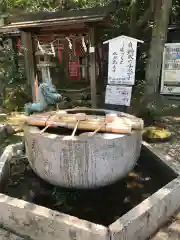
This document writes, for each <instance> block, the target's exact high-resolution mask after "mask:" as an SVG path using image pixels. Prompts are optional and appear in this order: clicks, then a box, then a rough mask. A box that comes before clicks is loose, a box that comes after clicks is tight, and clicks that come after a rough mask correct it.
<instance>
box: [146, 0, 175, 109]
mask: <svg viewBox="0 0 180 240" xmlns="http://www.w3.org/2000/svg"><path fill="white" fill-rule="evenodd" d="M171 8H172V0H155V11H154V26H153V30H152V39H151V44H150V50H149V58H148V63H147V66H146V74H145V92H144V99H143V101H144V103H145V104H146V106H147V105H148V106H149V105H152V104H154V103H155V99H157V97H156V96H157V95H159V94H158V90H159V89H158V87H159V79H160V75H161V64H162V56H163V51H164V44H165V41H166V38H167V31H168V24H169V17H170V13H171Z"/></svg>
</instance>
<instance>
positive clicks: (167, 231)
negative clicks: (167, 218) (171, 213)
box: [151, 212, 180, 240]
mask: <svg viewBox="0 0 180 240" xmlns="http://www.w3.org/2000/svg"><path fill="white" fill-rule="evenodd" d="M179 239H180V212H179V213H178V214H177V215H176V216H175V217H174V218H172V221H171V222H170V223H169V224H167V225H166V226H164V227H162V228H161V229H160V230H159V231H158V232H157V233H156V234H155V235H154V236H153V237H152V238H151V240H179Z"/></svg>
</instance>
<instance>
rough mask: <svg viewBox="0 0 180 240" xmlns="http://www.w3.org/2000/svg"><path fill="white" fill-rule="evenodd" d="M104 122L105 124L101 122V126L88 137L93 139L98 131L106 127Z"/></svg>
mask: <svg viewBox="0 0 180 240" xmlns="http://www.w3.org/2000/svg"><path fill="white" fill-rule="evenodd" d="M106 123H107V122H106V121H105V122H103V124H102V125H101V126H99V127H98V128H97V129H96V130H95V131H94V132H93V133H92V134H91V135H90V137H93V136H94V135H95V134H96V133H97V132H99V130H101V128H102V127H103V126H104V125H106Z"/></svg>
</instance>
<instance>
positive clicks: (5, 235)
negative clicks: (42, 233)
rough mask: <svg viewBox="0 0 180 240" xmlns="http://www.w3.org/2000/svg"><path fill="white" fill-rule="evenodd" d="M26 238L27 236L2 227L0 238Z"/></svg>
mask: <svg viewBox="0 0 180 240" xmlns="http://www.w3.org/2000/svg"><path fill="white" fill-rule="evenodd" d="M25 239H26V238H22V237H20V236H18V235H16V234H14V233H12V232H10V231H7V230H5V229H3V228H0V240H25Z"/></svg>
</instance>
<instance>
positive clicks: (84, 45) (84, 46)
mask: <svg viewBox="0 0 180 240" xmlns="http://www.w3.org/2000/svg"><path fill="white" fill-rule="evenodd" d="M82 46H83V48H84V51H85V52H87V47H86V43H85V39H84V37H82Z"/></svg>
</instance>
